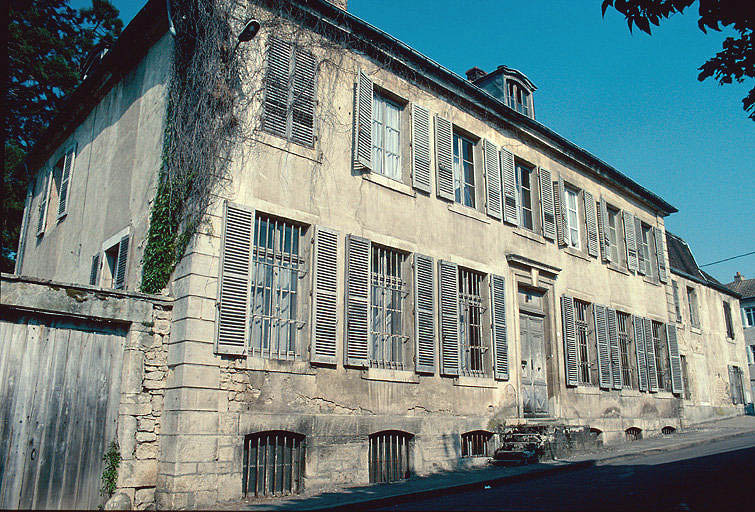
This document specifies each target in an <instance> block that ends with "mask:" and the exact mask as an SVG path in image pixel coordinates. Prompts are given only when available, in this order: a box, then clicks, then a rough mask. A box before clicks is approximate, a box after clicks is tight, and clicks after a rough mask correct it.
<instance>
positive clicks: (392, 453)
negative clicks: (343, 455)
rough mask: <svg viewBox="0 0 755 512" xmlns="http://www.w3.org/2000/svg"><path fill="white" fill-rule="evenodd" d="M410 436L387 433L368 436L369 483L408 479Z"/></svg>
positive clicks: (400, 433) (394, 432) (395, 432)
mask: <svg viewBox="0 0 755 512" xmlns="http://www.w3.org/2000/svg"><path fill="white" fill-rule="evenodd" d="M410 438H411V434H407V433H405V432H397V431H389V432H378V433H377V434H373V435H372V436H370V445H369V465H370V467H369V474H370V483H380V482H395V481H397V480H404V479H406V478H409V439H410Z"/></svg>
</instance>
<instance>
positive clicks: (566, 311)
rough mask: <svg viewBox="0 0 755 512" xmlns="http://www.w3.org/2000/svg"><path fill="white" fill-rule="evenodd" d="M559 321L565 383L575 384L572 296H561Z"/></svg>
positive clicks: (575, 348)
mask: <svg viewBox="0 0 755 512" xmlns="http://www.w3.org/2000/svg"><path fill="white" fill-rule="evenodd" d="M561 323H562V324H563V330H564V365H565V368H566V385H567V386H576V385H577V384H579V378H578V366H579V364H578V358H577V325H576V317H575V313H574V298H573V297H569V296H567V295H564V296H563V297H561Z"/></svg>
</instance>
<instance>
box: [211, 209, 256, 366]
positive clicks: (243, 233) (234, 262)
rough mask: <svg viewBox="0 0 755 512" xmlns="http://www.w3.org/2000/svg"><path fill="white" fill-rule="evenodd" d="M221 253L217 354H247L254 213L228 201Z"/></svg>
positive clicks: (216, 334) (216, 330) (216, 329)
mask: <svg viewBox="0 0 755 512" xmlns="http://www.w3.org/2000/svg"><path fill="white" fill-rule="evenodd" d="M224 210H225V211H224V215H223V216H224V218H225V222H224V226H223V241H222V245H221V250H220V278H219V282H220V284H219V286H220V289H219V292H218V305H217V308H218V316H217V322H216V326H215V352H216V353H218V354H234V355H239V354H245V353H246V347H247V339H248V337H249V295H250V293H251V275H250V274H251V272H250V264H251V260H252V242H253V240H254V231H253V230H254V210H252V209H250V208H246V207H243V206H239V205H234V204H232V203H229V202H226V203H225V206H224Z"/></svg>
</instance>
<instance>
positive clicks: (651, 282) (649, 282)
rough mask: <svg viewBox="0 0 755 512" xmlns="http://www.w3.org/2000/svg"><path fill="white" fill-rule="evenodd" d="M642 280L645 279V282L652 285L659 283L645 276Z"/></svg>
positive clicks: (658, 284)
mask: <svg viewBox="0 0 755 512" xmlns="http://www.w3.org/2000/svg"><path fill="white" fill-rule="evenodd" d="M642 280H643V281H645V282H646V283H647V284H652V285H653V286H660V285H661V283H660V282H659V281H656V280H654V279H649V278H648V277H647V276H645V277H643V278H642Z"/></svg>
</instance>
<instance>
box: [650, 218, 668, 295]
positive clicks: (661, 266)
mask: <svg viewBox="0 0 755 512" xmlns="http://www.w3.org/2000/svg"><path fill="white" fill-rule="evenodd" d="M653 236H654V237H655V256H656V259H657V260H658V279H659V280H660V281H661V282H662V283H665V282H667V281H668V277H667V276H666V244H664V243H663V242H664V240H663V239H664V238H665V236H664V234H663V231H662V230H660V229H658V228H656V227H653Z"/></svg>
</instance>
